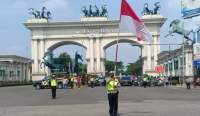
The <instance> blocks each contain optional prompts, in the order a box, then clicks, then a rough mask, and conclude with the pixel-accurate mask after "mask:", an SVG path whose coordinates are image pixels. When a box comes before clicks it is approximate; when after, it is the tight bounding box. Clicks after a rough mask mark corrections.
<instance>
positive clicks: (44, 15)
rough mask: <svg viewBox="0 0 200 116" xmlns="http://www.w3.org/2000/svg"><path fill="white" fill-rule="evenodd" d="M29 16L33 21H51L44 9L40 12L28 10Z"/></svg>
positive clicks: (49, 14) (49, 15)
mask: <svg viewBox="0 0 200 116" xmlns="http://www.w3.org/2000/svg"><path fill="white" fill-rule="evenodd" d="M28 10H29V14H32V15H33V16H34V18H35V19H47V20H48V19H51V12H50V11H47V8H46V7H44V6H43V7H42V11H41V12H40V11H39V10H35V9H33V8H29V9H28Z"/></svg>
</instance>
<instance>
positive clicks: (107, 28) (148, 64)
mask: <svg viewBox="0 0 200 116" xmlns="http://www.w3.org/2000/svg"><path fill="white" fill-rule="evenodd" d="M142 19H143V20H144V22H145V25H146V26H147V27H148V29H149V30H150V32H151V34H152V36H153V41H152V44H154V45H151V44H150V45H147V43H146V42H141V41H138V40H137V39H136V38H135V36H134V35H133V34H132V33H119V34H118V30H119V20H111V21H110V20H108V19H107V18H106V17H87V18H81V21H79V22H49V21H48V20H47V19H31V20H28V21H27V22H26V23H25V26H26V27H27V28H28V29H29V30H30V31H31V35H32V36H31V38H32V60H33V63H32V76H33V80H38V79H41V78H42V77H43V76H44V75H46V74H48V73H49V71H48V69H47V68H45V67H42V68H40V63H41V62H42V61H41V60H42V58H43V56H44V53H45V52H47V51H52V50H54V49H55V48H57V47H59V46H62V45H66V44H75V45H79V46H82V47H84V48H85V49H86V61H87V73H105V66H104V61H105V49H106V48H108V47H109V46H111V45H113V44H116V42H117V38H118V39H119V42H129V43H135V44H137V45H140V46H141V47H142V58H143V73H147V74H150V75H155V73H154V67H155V66H156V65H157V59H158V54H159V53H160V45H158V44H159V43H160V28H161V26H162V25H163V24H164V22H165V20H166V19H165V18H164V17H162V16H161V15H144V16H143V18H142Z"/></svg>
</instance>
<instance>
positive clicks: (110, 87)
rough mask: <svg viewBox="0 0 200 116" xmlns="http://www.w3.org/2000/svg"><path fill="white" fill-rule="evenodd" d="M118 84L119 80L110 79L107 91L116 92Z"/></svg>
mask: <svg viewBox="0 0 200 116" xmlns="http://www.w3.org/2000/svg"><path fill="white" fill-rule="evenodd" d="M118 84H119V82H118V81H116V80H110V81H109V82H108V84H107V91H108V93H116V92H118Z"/></svg>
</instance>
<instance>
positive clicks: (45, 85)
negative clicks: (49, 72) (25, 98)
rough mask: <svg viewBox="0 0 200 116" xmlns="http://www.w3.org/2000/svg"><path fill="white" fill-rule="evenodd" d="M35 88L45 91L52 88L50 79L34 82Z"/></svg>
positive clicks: (45, 78)
mask: <svg viewBox="0 0 200 116" xmlns="http://www.w3.org/2000/svg"><path fill="white" fill-rule="evenodd" d="M33 87H35V88H36V89H44V88H49V87H50V77H48V76H47V77H44V78H43V79H42V80H38V81H33Z"/></svg>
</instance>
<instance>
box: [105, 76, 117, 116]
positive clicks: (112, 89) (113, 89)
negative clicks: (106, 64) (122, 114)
mask: <svg viewBox="0 0 200 116" xmlns="http://www.w3.org/2000/svg"><path fill="white" fill-rule="evenodd" d="M118 86H119V81H118V80H117V79H116V78H115V77H114V75H111V77H110V79H109V80H108V82H107V94H108V102H109V114H110V116H117V114H118V94H119V91H118Z"/></svg>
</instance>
